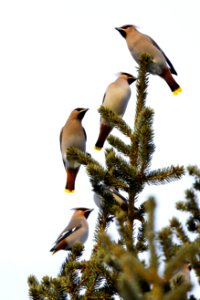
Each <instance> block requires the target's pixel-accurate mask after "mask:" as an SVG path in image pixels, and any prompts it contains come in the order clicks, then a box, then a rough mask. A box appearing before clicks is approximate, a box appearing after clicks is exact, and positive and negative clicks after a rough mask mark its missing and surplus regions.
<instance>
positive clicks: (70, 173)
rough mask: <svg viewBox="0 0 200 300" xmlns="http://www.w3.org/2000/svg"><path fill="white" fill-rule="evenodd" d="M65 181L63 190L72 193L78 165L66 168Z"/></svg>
mask: <svg viewBox="0 0 200 300" xmlns="http://www.w3.org/2000/svg"><path fill="white" fill-rule="evenodd" d="M66 171H67V183H66V186H65V191H66V192H67V193H73V192H74V190H75V180H76V176H77V174H78V171H79V167H78V168H74V169H73V168H67V170H66Z"/></svg>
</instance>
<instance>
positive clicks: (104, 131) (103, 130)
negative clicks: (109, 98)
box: [94, 124, 112, 151]
mask: <svg viewBox="0 0 200 300" xmlns="http://www.w3.org/2000/svg"><path fill="white" fill-rule="evenodd" d="M111 130H112V127H111V126H108V125H106V124H101V127H100V132H99V137H98V139H97V142H96V144H95V147H94V148H95V150H98V151H99V150H101V149H102V148H103V145H104V143H105V140H106V138H107V137H108V135H109V133H110V132H111Z"/></svg>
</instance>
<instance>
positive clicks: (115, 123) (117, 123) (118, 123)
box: [98, 105, 132, 137]
mask: <svg viewBox="0 0 200 300" xmlns="http://www.w3.org/2000/svg"><path fill="white" fill-rule="evenodd" d="M98 112H99V113H100V115H101V116H102V118H104V119H105V120H106V121H107V122H108V123H109V124H110V125H111V126H112V127H116V128H117V129H118V130H119V131H121V132H122V133H123V134H124V135H126V136H128V137H131V135H132V130H131V128H130V127H129V126H128V125H127V124H126V122H125V121H124V120H123V119H122V117H121V116H119V115H117V114H116V113H114V112H113V111H112V110H110V109H108V108H105V107H104V106H102V105H101V106H100V108H99V109H98Z"/></svg>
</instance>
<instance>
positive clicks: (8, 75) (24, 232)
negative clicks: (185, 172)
mask: <svg viewBox="0 0 200 300" xmlns="http://www.w3.org/2000/svg"><path fill="white" fill-rule="evenodd" d="M197 5H198V1H194V0H192V1H174V0H171V1H169V0H168V1H159V0H157V1H156V0H152V1H149V0H146V1H145V0H140V1H134V0H132V1H128V0H123V1H117V0H109V1H108V0H101V1H94V0H93V1H92V0H86V1H82V0H79V1H75V0H73V1H51V0H48V1H45V0H39V1H38V0H35V1H30V0H29V1H28V0H26V1H25V0H24V1H22V0H18V1H11V0H10V1H9V0H7V1H1V3H0V41H1V46H0V83H1V88H0V99H1V101H0V136H1V156H0V179H1V189H0V201H1V210H0V228H1V248H0V249H1V250H0V254H1V255H0V283H1V290H0V298H1V299H4V300H12V299H15V300H27V299H28V294H27V293H28V286H27V283H26V281H27V276H28V275H30V274H34V275H36V277H37V278H38V279H41V277H42V276H44V275H49V276H56V275H57V273H58V272H59V270H60V267H61V264H62V263H63V261H64V259H65V257H66V252H64V251H63V252H62V251H60V252H59V253H57V254H56V255H54V256H53V257H52V255H51V254H50V252H49V249H50V247H51V245H52V243H53V242H54V240H55V239H56V238H57V236H58V234H59V233H60V232H61V230H62V229H63V228H64V227H65V225H66V224H67V222H68V218H69V216H70V215H71V211H70V208H72V207H77V206H79V205H81V206H86V207H95V204H94V203H93V193H92V192H91V186H90V183H89V179H88V177H87V175H86V173H85V169H84V167H81V171H80V173H79V174H78V177H77V182H76V193H75V194H74V195H68V194H66V193H64V185H65V170H64V168H63V163H62V159H61V154H60V150H59V133H60V129H61V127H62V126H63V124H64V123H65V121H66V119H67V118H68V115H69V113H70V112H71V110H72V109H74V108H76V107H79V106H82V107H89V108H90V110H89V111H88V112H87V114H86V115H85V117H84V120H83V125H84V127H85V129H86V132H87V136H88V143H87V151H88V152H90V153H91V154H92V155H93V156H94V157H95V158H96V159H98V160H99V161H101V162H103V157H104V155H103V151H102V153H97V152H95V151H94V150H93V148H94V144H95V142H96V139H97V135H98V131H99V115H98V113H97V109H98V107H99V106H100V104H101V102H102V97H103V94H104V92H105V89H106V87H107V85H108V84H109V83H110V82H111V81H113V80H114V79H115V77H116V73H117V72H120V71H124V72H129V73H132V74H133V75H136V74H137V73H136V64H135V62H134V61H133V59H132V58H131V56H130V54H129V52H128V49H127V47H126V43H125V40H124V39H123V38H122V37H121V36H120V35H119V33H118V32H117V31H116V30H114V27H116V26H122V25H124V24H129V23H130V24H135V25H138V26H139V30H140V31H142V32H144V33H146V34H148V35H150V36H152V37H153V38H154V40H155V41H156V42H157V43H158V44H159V45H160V47H161V48H162V49H163V50H164V51H165V53H166V54H167V56H168V57H169V59H170V60H171V61H172V63H173V64H174V67H175V69H176V70H177V72H178V76H177V82H178V83H179V84H180V85H181V87H182V89H183V92H182V94H179V95H178V96H177V97H175V96H173V95H172V93H171V92H170V89H169V88H168V86H167V85H166V83H165V82H164V81H163V80H162V79H160V78H158V77H156V76H151V77H150V87H149V90H148V91H149V94H148V99H147V103H148V105H149V106H150V107H152V108H153V109H154V110H155V119H154V120H155V122H154V129H155V139H154V141H155V144H156V152H155V154H154V157H153V163H152V168H161V167H166V166H170V165H171V164H174V165H177V164H180V165H182V164H183V165H185V166H187V165H188V164H197V165H199V150H200V144H199V125H198V124H199V65H200V62H199V53H200V43H199V28H200V27H199V26H200V19H199V6H197ZM131 88H132V97H131V100H130V103H129V105H128V109H127V111H126V114H125V116H124V118H125V120H126V121H127V122H128V123H129V124H130V125H131V124H132V123H133V118H134V109H135V99H136V98H135V85H134V84H132V86H131ZM113 133H117V131H113ZM190 185H191V181H190V180H189V179H188V178H187V177H185V178H184V179H183V180H181V181H179V182H175V183H171V184H168V185H165V186H159V187H153V186H150V187H147V188H145V190H144V192H143V193H142V195H141V197H140V199H139V201H140V202H142V201H144V200H146V198H147V196H149V195H154V196H156V198H157V200H158V202H159V207H158V210H157V216H158V220H157V226H158V228H161V227H163V226H165V225H167V223H168V220H169V218H171V216H172V215H174V214H177V213H176V212H174V203H175V201H177V200H181V199H183V197H184V190H185V189H186V188H189V187H190ZM97 212H98V211H97V208H96V209H95V211H94V212H93V213H92V214H91V215H90V217H89V222H90V225H91V231H90V237H89V240H88V243H86V245H85V246H86V252H85V253H86V257H88V255H87V253H89V251H90V248H91V243H90V241H92V238H93V232H92V229H93V228H94V225H95V220H96V216H97ZM183 217H185V216H183Z"/></svg>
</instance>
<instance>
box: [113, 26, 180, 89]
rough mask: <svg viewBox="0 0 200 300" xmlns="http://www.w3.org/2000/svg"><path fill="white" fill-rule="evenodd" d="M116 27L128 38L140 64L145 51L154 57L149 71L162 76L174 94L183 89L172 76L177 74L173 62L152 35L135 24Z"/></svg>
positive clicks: (131, 51)
mask: <svg viewBox="0 0 200 300" xmlns="http://www.w3.org/2000/svg"><path fill="white" fill-rule="evenodd" d="M115 29H116V30H117V31H119V33H120V34H121V35H122V36H123V37H124V38H125V39H126V43H127V46H128V48H129V51H130V53H131V55H132V57H133V58H134V59H135V61H136V62H137V63H138V64H139V60H140V57H141V55H142V54H143V53H146V54H148V55H149V56H150V57H151V59H152V62H151V63H150V64H149V68H148V72H149V73H151V74H154V75H155V74H156V75H158V76H160V77H162V78H163V79H164V80H165V81H166V83H167V84H168V86H169V87H170V89H171V91H172V92H173V94H174V95H177V94H178V93H179V92H181V91H182V89H181V87H180V86H179V84H178V83H177V82H176V81H175V79H174V78H173V76H172V74H174V75H177V72H176V70H175V69H174V67H173V65H172V63H171V62H170V60H169V59H168V57H167V56H166V54H165V53H164V52H163V50H162V49H161V48H160V47H159V46H158V44H157V43H156V42H155V41H154V40H153V39H152V38H151V37H150V36H148V35H146V34H143V33H141V32H139V31H138V30H137V28H136V26H134V25H124V26H122V27H116V28H115Z"/></svg>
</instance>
